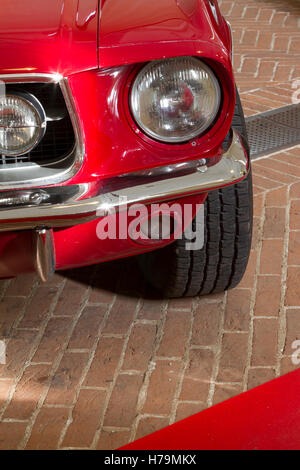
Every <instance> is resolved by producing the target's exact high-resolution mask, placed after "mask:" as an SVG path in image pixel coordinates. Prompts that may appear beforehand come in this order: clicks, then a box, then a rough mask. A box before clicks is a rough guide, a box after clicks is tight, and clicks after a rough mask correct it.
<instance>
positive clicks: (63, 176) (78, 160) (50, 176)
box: [0, 73, 85, 190]
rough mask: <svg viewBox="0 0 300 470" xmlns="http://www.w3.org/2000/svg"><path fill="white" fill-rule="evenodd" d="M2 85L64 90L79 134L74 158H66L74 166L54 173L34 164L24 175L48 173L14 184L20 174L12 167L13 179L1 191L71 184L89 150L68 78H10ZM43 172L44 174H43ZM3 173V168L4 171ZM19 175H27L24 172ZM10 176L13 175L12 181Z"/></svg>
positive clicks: (30, 75)
mask: <svg viewBox="0 0 300 470" xmlns="http://www.w3.org/2000/svg"><path fill="white" fill-rule="evenodd" d="M0 81H3V82H4V83H57V84H58V85H59V86H60V89H61V91H62V94H63V97H64V99H65V103H66V106H67V109H68V112H69V115H70V119H71V121H72V124H73V130H74V134H75V143H76V144H75V150H74V154H70V155H69V156H67V157H65V158H64V161H66V160H68V158H69V157H72V163H71V164H70V166H68V167H67V168H64V167H63V166H62V168H60V169H53V168H51V165H50V167H49V168H48V167H47V168H45V169H44V168H43V166H39V165H37V164H30V165H28V168H26V167H24V175H25V174H27V173H28V172H29V173H30V172H31V175H34V174H35V173H38V172H41V171H42V172H44V173H43V174H42V175H41V176H40V177H38V176H37V177H35V178H32V179H31V178H28V179H26V178H22V179H20V181H18V180H17V181H14V174H15V172H16V167H12V168H11V170H10V169H8V170H5V171H7V174H8V176H9V178H8V181H6V182H4V183H2V182H1V181H0V190H2V189H3V190H6V189H12V188H31V187H36V186H46V185H47V186H48V185H51V184H59V183H62V182H65V181H68V180H69V179H70V178H72V177H73V176H75V175H76V173H78V171H79V170H80V168H81V166H82V163H83V160H84V155H85V146H84V139H83V136H82V131H81V126H80V123H79V119H78V115H77V112H76V108H75V103H74V100H73V96H72V93H71V90H70V86H69V82H68V79H67V78H64V77H63V76H62V75H60V74H47V73H40V74H34V73H26V74H7V75H0ZM41 168H42V170H41ZM0 171H1V168H0ZM17 171H23V169H22V168H20V169H18V168H17ZM9 173H11V174H12V176H11V177H10V175H9Z"/></svg>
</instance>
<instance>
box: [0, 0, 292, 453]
mask: <svg viewBox="0 0 300 470" xmlns="http://www.w3.org/2000/svg"><path fill="white" fill-rule="evenodd" d="M222 9H223V11H224V13H225V14H226V15H227V16H228V18H229V19H230V21H231V23H232V26H233V30H234V40H235V68H236V71H237V72H236V77H237V81H238V85H239V88H240V92H241V96H242V100H243V102H244V106H245V111H246V114H248V115H250V114H255V113H259V112H261V111H266V110H269V109H272V108H273V107H278V106H284V105H286V104H290V103H291V97H292V94H293V93H295V92H296V91H297V89H294V88H293V83H294V82H295V80H296V79H297V78H300V65H299V64H300V61H299V57H298V56H299V53H300V34H299V26H300V25H299V16H300V15H299V12H300V5H299V2H297V1H276V0H272V1H266V0H265V1H254V0H239V1H238V2H233V1H223V2H222ZM298 88H300V86H299V87H298ZM299 154H300V148H299V147H296V148H293V149H290V150H288V151H285V152H280V153H277V154H274V155H272V156H271V157H269V158H267V159H261V160H259V161H256V162H255V163H254V164H253V171H254V192H255V197H254V200H255V210H254V238H253V246H252V251H251V257H250V262H249V266H248V269H247V273H246V275H245V277H244V279H243V281H242V283H241V284H240V285H239V286H238V288H236V289H234V290H233V291H230V292H228V293H225V294H220V295H215V296H211V297H203V298H195V299H185V300H172V301H170V302H166V301H162V300H160V299H159V298H155V297H154V296H153V294H152V293H151V292H149V291H148V290H147V289H146V288H145V286H144V285H143V284H142V282H141V279H140V276H139V275H138V273H137V270H136V267H135V262H134V260H127V261H126V262H119V261H118V262H114V263H110V264H106V265H100V266H97V267H93V268H84V269H81V270H77V271H70V272H66V273H60V274H56V275H55V277H54V279H53V280H52V281H51V282H49V283H48V284H46V285H40V284H39V282H38V281H37V279H36V278H35V277H34V276H23V277H20V278H18V279H16V280H12V281H5V282H1V283H0V301H1V305H0V312H1V313H0V331H1V337H2V338H4V339H5V341H6V343H7V356H8V362H7V364H6V365H0V449H17V448H18V449H23V448H26V449H56V448H60V449H63V448H71V449H77V448H85V449H86V448H94V449H114V448H117V447H119V446H121V445H123V444H125V443H128V442H129V441H131V440H133V439H136V438H139V437H142V436H144V435H147V434H149V433H151V432H153V431H155V430H157V429H160V428H162V427H165V426H167V425H168V424H169V423H173V422H174V421H176V420H180V419H183V418H185V417H187V416H189V415H191V414H194V413H197V412H198V411H201V410H203V409H205V408H207V407H208V406H211V405H213V404H216V403H218V402H220V401H223V400H225V399H227V398H230V397H232V396H234V395H236V394H238V393H240V392H242V391H245V390H247V389H250V388H252V387H255V386H257V385H259V384H262V383H264V382H266V381H268V380H271V379H273V378H274V377H276V376H279V375H281V374H284V373H286V372H289V371H291V370H293V369H294V368H295V366H293V364H292V361H291V355H292V353H293V349H292V343H293V341H295V340H297V339H298V340H299V339H300V321H299V320H300V287H299V286H300V284H299V276H300V237H298V232H299V231H300V216H299V214H300V168H299ZM119 273H122V274H121V275H120V274H119Z"/></svg>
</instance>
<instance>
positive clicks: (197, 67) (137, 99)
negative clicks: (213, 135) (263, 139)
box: [130, 57, 221, 143]
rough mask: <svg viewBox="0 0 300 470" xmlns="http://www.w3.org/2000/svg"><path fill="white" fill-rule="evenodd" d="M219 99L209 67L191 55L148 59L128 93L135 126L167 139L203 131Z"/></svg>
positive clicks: (183, 139) (178, 139)
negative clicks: (152, 60) (149, 60)
mask: <svg viewBox="0 0 300 470" xmlns="http://www.w3.org/2000/svg"><path fill="white" fill-rule="evenodd" d="M220 101H221V90H220V85H219V83H218V80H217V78H216V77H215V75H214V73H213V71H212V70H211V69H210V68H209V67H208V66H207V65H206V64H204V63H203V62H201V61H200V60H199V59H196V58H194V57H176V58H172V59H166V60H159V61H154V62H150V63H149V64H148V65H146V66H145V67H144V68H143V69H142V70H141V71H140V72H139V74H138V75H137V77H136V79H135V82H134V84H133V87H132V90H131V96H130V105H131V111H132V113H133V117H134V119H135V121H136V123H137V124H138V126H139V127H140V128H141V129H142V130H143V131H144V132H145V134H147V135H148V136H150V137H152V138H154V139H156V140H159V141H162V142H167V143H182V142H186V141H188V140H190V139H193V138H195V137H197V136H199V135H201V134H203V132H204V131H205V130H207V129H208V128H209V126H210V125H211V124H212V123H213V121H214V119H215V118H216V116H217V114H218V111H219V107H220Z"/></svg>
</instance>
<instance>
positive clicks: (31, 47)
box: [0, 0, 235, 277]
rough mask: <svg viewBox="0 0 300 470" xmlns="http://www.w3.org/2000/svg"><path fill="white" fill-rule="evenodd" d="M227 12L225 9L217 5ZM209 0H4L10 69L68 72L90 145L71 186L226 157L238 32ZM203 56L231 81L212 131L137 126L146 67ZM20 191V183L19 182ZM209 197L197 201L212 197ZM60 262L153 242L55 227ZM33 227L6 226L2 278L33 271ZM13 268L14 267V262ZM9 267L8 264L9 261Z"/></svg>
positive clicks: (2, 53) (0, 25) (119, 253)
mask: <svg viewBox="0 0 300 470" xmlns="http://www.w3.org/2000/svg"><path fill="white" fill-rule="evenodd" d="M217 11H218V10H217ZM218 15H219V17H218V23H217V21H216V19H215V18H214V16H213V13H212V11H211V8H210V7H209V2H208V0H159V1H154V0H152V1H149V0H134V1H133V0H131V1H129V2H128V1H126V0H100V2H98V0H51V2H41V1H40V0H26V1H24V0H1V4H0V57H1V60H0V74H26V73H28V74H41V73H42V74H44V73H51V74H60V75H61V76H63V77H65V78H67V79H68V82H69V87H70V90H71V93H72V97H73V100H74V105H75V109H76V113H77V115H78V120H79V123H80V127H81V132H82V136H83V139H84V145H85V155H84V159H83V163H82V165H81V167H78V169H77V170H78V171H77V173H76V175H75V176H73V177H72V178H71V179H69V180H68V181H65V182H63V183H60V184H61V185H69V184H82V183H89V182H97V181H99V180H100V179H103V178H106V177H109V176H115V175H120V174H124V173H129V172H134V171H137V170H143V169H148V168H152V167H157V166H162V165H167V164H173V163H179V162H184V161H187V160H193V159H199V158H213V157H214V158H218V156H219V155H220V153H221V146H222V143H223V141H224V139H225V137H226V135H227V134H228V131H229V129H230V126H231V121H232V117H233V112H234V104H235V88H234V78H233V72H232V65H231V53H232V51H231V39H230V31H229V27H228V25H227V23H226V22H225V20H224V19H223V18H222V16H221V15H220V13H219V11H218ZM186 55H190V56H197V57H199V58H201V59H202V60H204V61H205V62H207V63H208V64H209V65H210V66H211V67H212V68H213V70H214V71H215V74H216V75H217V77H218V79H219V82H220V83H221V86H222V91H223V101H222V107H221V111H220V113H219V115H218V118H217V120H216V122H215V124H214V126H212V128H211V129H210V130H209V131H208V132H207V133H206V134H205V136H203V137H200V138H199V139H195V142H193V143H191V142H190V143H187V144H184V145H167V144H163V143H158V142H154V141H152V140H151V139H148V138H147V137H146V136H145V135H143V134H142V133H141V131H139V129H137V128H136V126H135V125H134V123H133V120H132V118H131V115H130V112H129V111H128V104H127V103H128V101H127V100H128V93H129V90H130V86H131V83H132V79H133V77H134V75H135V73H136V71H137V70H138V69H139V68H140V67H141V66H143V64H144V63H146V62H147V61H150V60H154V59H162V58H168V57H175V56H186ZM12 189H13V188H12ZM205 197H206V194H205V193H202V194H201V195H200V196H199V195H198V196H193V197H192V198H190V202H193V203H194V206H195V208H196V205H197V204H199V202H200V203H203V202H204V200H205ZM54 239H55V251H56V260H57V261H56V263H57V265H56V267H57V269H65V268H68V267H72V266H80V265H86V264H93V263H95V262H99V261H105V260H108V259H113V258H117V257H124V256H129V255H132V254H137V253H141V252H144V251H145V250H147V249H148V250H149V249H153V248H155V247H154V246H151V247H149V248H146V247H145V246H141V245H140V246H139V245H137V244H134V243H132V242H130V241H127V242H126V243H124V241H120V240H116V241H113V242H111V243H110V242H107V243H103V242H101V241H99V240H98V239H97V237H96V235H95V223H89V224H85V225H82V226H80V225H79V226H74V227H72V228H67V229H60V230H56V231H55V232H54ZM22 243H24V244H25V246H26V243H27V244H28V233H26V232H20V233H1V234H0V250H1V258H0V259H1V260H5V262H4V261H3V264H4V265H5V266H4V268H3V269H2V270H1V269H0V277H7V276H10V275H11V276H13V275H16V274H18V273H19V272H27V271H30V270H32V269H33V267H32V266H30V259H29V258H30V256H29V255H28V253H30V250H27V254H26V256H23V257H19V261H18V263H17V265H16V257H15V256H12V255H11V256H10V255H9V253H12V252H13V251H15V253H17V252H19V251H18V250H19V248H18V247H20V246H21V245H22ZM10 265H11V266H12V267H11V268H10V267H9V266H10ZM7 266H8V267H7Z"/></svg>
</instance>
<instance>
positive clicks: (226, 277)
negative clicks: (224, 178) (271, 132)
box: [138, 93, 253, 298]
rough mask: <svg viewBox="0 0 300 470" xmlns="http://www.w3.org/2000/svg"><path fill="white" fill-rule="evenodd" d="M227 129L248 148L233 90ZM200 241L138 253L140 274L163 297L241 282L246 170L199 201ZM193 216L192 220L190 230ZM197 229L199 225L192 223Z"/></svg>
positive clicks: (248, 188)
mask: <svg viewBox="0 0 300 470" xmlns="http://www.w3.org/2000/svg"><path fill="white" fill-rule="evenodd" d="M232 127H233V128H235V129H237V130H238V131H239V133H240V134H241V135H242V137H243V139H244V140H245V144H246V146H247V148H248V153H249V147H248V143H247V142H248V141H247V131H246V124H245V118H244V113H243V109H242V105H241V102H240V98H239V95H238V93H237V99H236V107H235V114H234V119H233V123H232ZM204 210H205V218H204V220H205V227H204V230H205V240H204V247H203V248H202V249H201V250H194V251H193V250H192V251H188V250H186V242H187V241H188V240H187V239H186V238H184V237H183V239H182V240H177V241H176V242H174V243H172V244H171V245H169V246H167V247H165V248H162V249H160V250H157V251H153V252H150V253H146V254H144V255H142V256H139V257H138V260H139V264H140V267H141V269H142V272H143V274H144V276H145V278H146V279H147V280H148V281H149V282H150V283H151V284H152V285H153V286H154V287H155V288H156V289H158V290H159V291H160V292H161V293H162V294H163V295H164V296H165V297H169V298H170V297H191V296H196V295H206V294H213V293H217V292H222V291H224V290H227V289H232V288H234V287H235V286H237V285H238V284H239V282H240V281H241V279H242V277H243V275H244V273H245V270H246V267H247V264H248V259H249V254H250V249H251V239H252V220H253V194H252V175H251V170H250V172H249V174H248V176H247V177H246V178H245V179H244V180H243V181H241V182H240V183H237V184H235V185H232V186H228V187H226V188H223V189H219V190H215V191H211V192H210V193H209V195H208V197H207V200H206V202H205V208H204ZM195 229H196V220H194V221H193V230H195ZM197 229H199V230H201V229H202V230H203V227H197Z"/></svg>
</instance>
